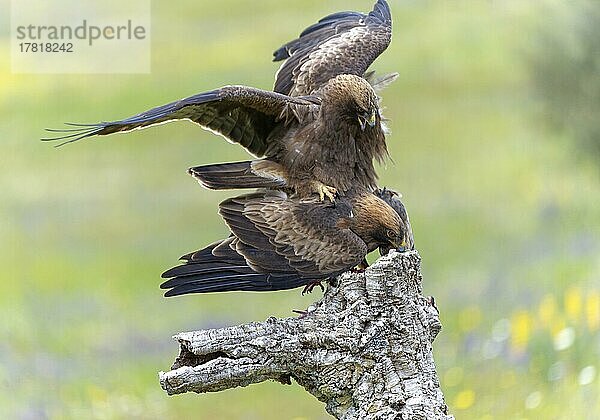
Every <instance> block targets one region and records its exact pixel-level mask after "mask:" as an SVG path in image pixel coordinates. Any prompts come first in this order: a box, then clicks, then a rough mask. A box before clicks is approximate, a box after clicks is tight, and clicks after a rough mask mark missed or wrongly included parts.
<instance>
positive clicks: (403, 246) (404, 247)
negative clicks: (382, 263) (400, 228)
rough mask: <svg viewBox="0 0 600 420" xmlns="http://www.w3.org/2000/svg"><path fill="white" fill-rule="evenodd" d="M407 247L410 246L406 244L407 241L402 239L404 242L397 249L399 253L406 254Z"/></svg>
mask: <svg viewBox="0 0 600 420" xmlns="http://www.w3.org/2000/svg"><path fill="white" fill-rule="evenodd" d="M407 246H408V244H407V243H406V239H402V242H401V243H400V245H399V246H398V247H396V249H397V250H398V252H406V251H408V249H406V248H407Z"/></svg>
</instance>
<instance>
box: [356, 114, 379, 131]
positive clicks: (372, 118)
mask: <svg viewBox="0 0 600 420" xmlns="http://www.w3.org/2000/svg"><path fill="white" fill-rule="evenodd" d="M358 123H359V124H360V129H361V130H363V131H365V128H366V127H367V124H368V125H369V127H371V128H373V127H375V124H377V111H376V110H373V111H371V113H370V114H369V113H365V114H364V115H359V116H358Z"/></svg>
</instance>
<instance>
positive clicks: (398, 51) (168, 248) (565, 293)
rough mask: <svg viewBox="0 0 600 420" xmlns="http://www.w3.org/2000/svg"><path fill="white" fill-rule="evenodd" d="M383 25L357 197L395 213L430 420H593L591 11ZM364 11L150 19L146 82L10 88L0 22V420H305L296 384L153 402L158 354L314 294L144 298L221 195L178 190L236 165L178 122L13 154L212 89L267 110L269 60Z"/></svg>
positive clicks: (363, 0)
mask: <svg viewBox="0 0 600 420" xmlns="http://www.w3.org/2000/svg"><path fill="white" fill-rule="evenodd" d="M390 3H392V8H393V14H394V40H393V43H392V45H391V46H390V48H389V49H388V50H387V51H386V53H385V54H384V55H383V56H381V57H380V58H379V60H378V61H377V62H376V64H375V65H374V68H375V69H377V70H378V71H381V72H388V71H398V72H399V73H400V77H399V79H398V80H397V81H396V82H395V83H394V84H393V85H392V86H391V87H389V88H388V89H387V90H386V91H385V92H384V93H383V97H384V106H385V107H386V109H385V114H386V116H387V117H389V118H390V119H391V123H390V126H391V128H392V130H393V133H392V135H391V136H390V137H389V140H388V142H389V143H388V144H389V148H390V151H391V154H392V156H393V160H394V161H393V162H388V164H387V166H386V167H382V168H381V169H380V174H381V183H382V185H387V186H390V187H393V188H395V189H398V190H400V191H402V192H403V194H404V198H405V203H406V204H407V206H408V209H409V211H410V215H411V219H412V225H413V227H414V231H415V238H416V243H417V247H418V250H419V252H420V253H421V255H422V257H423V274H424V289H425V293H426V294H428V295H433V296H435V297H436V301H437V304H438V307H439V309H440V311H441V318H442V322H443V325H444V328H443V330H442V332H441V333H440V335H439V336H438V338H437V340H436V341H435V343H434V346H435V360H436V364H437V366H438V373H439V376H440V380H441V383H442V388H443V391H444V393H445V396H446V400H447V403H448V405H449V407H450V411H451V412H452V413H454V414H455V415H456V416H457V418H460V419H495V418H497V419H525V418H544V419H575V418H577V419H584V418H587V419H593V418H596V419H597V418H600V414H598V413H600V380H599V379H598V369H599V368H600V362H599V360H600V223H599V221H600V173H599V170H598V168H599V165H598V162H599V158H600V155H599V154H597V151H594V150H595V148H596V146H597V145H598V144H600V143H599V141H600V140H599V138H598V137H599V134H598V133H599V132H600V130H598V125H597V124H598V120H599V119H600V114H599V113H598V112H594V111H598V103H600V102H598V101H600V99H599V98H600V74H599V73H600V58H599V56H598V55H597V54H596V51H597V50H598V45H600V41H598V42H594V39H596V40H599V39H600V37H599V34H600V25H595V24H594V23H593V22H594V19H592V17H593V16H594V14H593V13H591V12H590V10H596V12H597V11H598V10H599V6H598V5H599V3H598V2H584V1H573V2H560V1H558V0H556V1H552V0H545V1H518V0H513V1H456V2H450V1H448V2H446V1H442V0H440V1H409V0H405V1H399V0H391V1H390ZM0 6H1V7H2V10H7V7H8V1H7V0H2V1H1V2H0ZM371 6H372V1H370V0H360V1H358V0H352V1H341V0H335V1H328V2H322V1H316V0H289V1H286V2H285V3H284V2H281V1H275V0H268V1H264V0H263V1H260V2H248V1H242V0H223V1H220V2H197V1H191V0H190V1H178V2H159V1H156V2H153V5H152V72H151V74H148V75H17V74H11V72H10V62H9V43H8V25H9V22H8V16H7V15H6V14H4V15H3V16H2V17H1V18H0V24H1V25H2V27H1V28H0V31H1V32H0V50H1V53H0V112H1V117H0V133H1V135H2V138H1V145H2V151H1V153H0V168H1V169H2V170H1V172H0V238H1V240H0V266H1V267H2V270H1V271H0V417H1V418H17V419H38V418H42V419H43V418H74V419H81V418H98V419H113V418H115V419H120V418H147V419H152V418H173V419H175V418H187V417H192V418H201V419H229V418H231V419H319V418H328V416H326V415H325V411H324V407H323V405H322V404H321V403H320V402H318V401H317V400H316V399H315V398H314V397H312V396H311V395H309V394H307V393H305V392H304V390H302V389H301V388H300V387H299V386H298V385H296V384H294V385H292V386H285V387H284V386H281V385H280V384H274V383H264V384H259V385H253V386H250V387H247V388H244V389H235V390H230V391H226V392H221V393H218V394H207V395H200V396H198V395H195V394H194V395H183V396H176V397H167V396H166V395H165V394H164V393H163V392H162V390H161V389H160V386H159V384H158V380H157V371H158V370H167V369H168V368H169V366H170V363H171V362H172V360H173V359H174V357H175V355H176V353H177V346H176V344H175V343H174V342H173V341H172V340H171V338H170V336H171V335H172V334H174V333H176V332H179V331H183V330H191V329H198V328H208V327H217V326H225V325H230V324H235V323H242V322H248V321H252V320H257V321H259V320H263V319H265V318H266V317H268V316H290V315H291V312H290V310H291V309H294V308H295V309H301V308H305V307H307V306H308V305H309V304H310V303H311V302H312V301H314V300H315V299H317V298H318V297H319V296H320V292H317V293H316V294H313V295H309V296H304V297H302V296H301V295H300V291H299V290H292V291H289V292H279V293H266V294H244V293H228V294H215V295H196V296H186V297H180V298H175V299H164V298H163V297H162V293H161V291H160V290H159V289H158V285H159V283H160V279H159V275H160V273H161V272H162V271H163V270H165V269H166V268H169V267H171V266H173V265H174V264H175V263H176V262H177V258H178V257H179V256H180V255H182V254H184V253H186V252H188V251H191V250H194V249H198V248H200V247H202V246H203V245H205V244H207V243H209V242H211V241H213V240H215V239H217V238H220V237H222V236H223V235H224V234H226V229H225V227H224V225H223V223H222V222H221V220H220V219H219V217H218V216H217V214H216V206H217V203H218V202H219V201H220V200H222V199H223V198H225V197H226V196H227V194H223V193H216V192H209V191H206V190H203V189H201V188H200V187H199V186H198V185H197V184H196V182H195V181H194V180H193V179H191V178H190V177H189V176H188V175H186V173H185V170H186V168H188V167H190V166H193V165H197V164H202V163H211V162H219V161H229V160H235V159H244V158H246V154H245V152H244V151H243V150H242V149H241V148H239V147H235V146H232V145H228V144H227V143H225V142H224V141H223V140H222V139H220V138H218V137H216V136H214V135H212V134H210V133H206V132H203V131H202V130H200V129H199V128H197V127H196V126H194V125H192V124H190V123H184V122H182V123H174V124H170V125H167V126H161V127H155V128H152V129H149V130H145V131H137V132H134V133H130V134H127V135H115V136H112V137H109V138H98V139H90V140H87V141H82V142H79V143H76V144H73V145H69V146H66V147H63V148H60V149H54V148H52V147H51V145H49V144H47V143H40V142H39V141H38V140H37V139H38V138H40V137H42V136H43V135H44V132H43V128H44V127H60V126H61V124H62V123H63V122H64V121H75V122H95V121H98V120H111V119H118V118H121V117H125V116H129V115H132V114H134V113H137V112H139V111H142V110H144V109H147V108H149V107H151V106H154V105H159V104H163V103H166V102H169V101H171V100H174V99H178V98H180V97H184V96H188V95H191V94H194V93H197V92H201V91H205V90H209V89H212V88H215V87H218V86H221V85H225V84H230V83H235V84H246V85H251V86H256V87H261V88H270V87H271V86H272V81H273V74H274V72H275V70H276V68H277V66H276V65H275V64H273V63H271V62H270V58H271V53H272V51H273V50H274V49H275V48H276V47H279V46H280V45H281V44H282V43H284V42H285V41H288V40H289V39H291V38H293V37H295V36H296V35H297V34H298V33H299V32H300V30H301V29H303V28H304V27H305V26H307V25H309V24H311V23H313V22H314V21H316V19H318V18H320V17H322V16H324V15H325V14H328V13H331V12H334V11H338V10H347V9H354V10H363V11H364V10H370V7H371ZM595 16H596V17H597V16H598V14H596V15H595ZM590 22H592V23H590ZM586 25H587V26H586ZM594 28H595V31H594ZM594 37H596V38H594ZM578 60H579V61H578ZM579 70H581V71H579ZM577 107H579V108H577ZM582 114H583V115H582ZM579 117H580V118H579ZM586 124H587V125H586ZM594 124H596V125H595V126H594ZM594 130H595V131H594ZM590 133H591V134H590ZM594 133H595V135H594ZM594 142H596V143H594ZM590 144H591V145H592V146H591V147H588V146H589V145H590ZM594 145H596V146H594ZM598 149H600V147H598Z"/></svg>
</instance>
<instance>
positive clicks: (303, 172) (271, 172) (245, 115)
mask: <svg viewBox="0 0 600 420" xmlns="http://www.w3.org/2000/svg"><path fill="white" fill-rule="evenodd" d="M391 22H392V21H391V14H390V10H389V7H388V5H387V3H386V2H385V1H384V0H379V1H378V2H377V3H376V5H375V7H374V9H373V11H371V12H370V13H369V14H366V15H363V14H360V13H355V12H343V13H336V14H333V15H330V16H328V17H326V18H324V19H322V20H321V21H320V22H319V23H317V24H315V25H313V26H311V27H309V28H308V29H306V30H305V31H304V32H303V33H302V34H301V36H300V37H299V38H298V39H297V40H294V41H292V42H290V43H288V44H286V45H285V46H284V47H282V48H281V49H279V50H278V52H276V57H275V58H276V59H285V62H284V63H283V65H282V67H281V69H280V71H279V72H278V74H277V78H276V83H275V92H269V91H264V90H260V89H255V88H250V87H245V86H225V87H222V88H220V89H216V90H213V91H209V92H205V93H201V94H198V95H194V96H191V97H188V98H185V99H182V100H179V101H176V102H172V103H170V104H166V105H163V106H159V107H157V108H153V109H150V110H148V111H145V112H142V113H140V114H137V115H135V116H132V117H129V118H125V119H122V120H118V121H112V122H101V123H97V124H74V126H75V128H72V129H67V130H50V131H63V132H65V131H66V132H67V134H66V135H64V136H60V137H56V138H51V139H44V140H63V143H61V145H62V144H65V143H70V142H73V141H77V140H80V139H83V138H86V137H91V136H96V135H98V136H102V135H107V134H112V133H117V132H127V131H131V130H134V129H139V128H145V127H149V126H152V125H156V124H162V123H165V122H170V121H175V120H183V119H187V120H190V121H192V122H195V123H197V124H199V125H200V126H201V127H203V128H205V129H207V130H210V131H213V132H215V133H217V134H220V135H222V136H223V137H225V138H226V139H228V140H230V141H232V142H235V143H239V144H241V145H242V146H243V147H244V148H246V149H247V150H248V151H249V152H250V153H251V154H253V155H254V156H256V157H259V158H261V159H257V160H254V161H252V162H249V163H248V165H247V166H248V167H249V170H250V171H252V172H255V173H254V174H255V175H259V177H253V178H252V179H253V181H252V182H251V183H250V184H248V185H240V183H239V182H236V183H235V184H234V185H232V184H231V183H227V182H226V180H227V179H228V178H227V177H224V178H223V179H224V180H225V182H221V181H219V179H220V178H219V176H218V175H217V174H215V173H213V174H212V176H213V182H212V187H213V188H240V187H241V188H254V187H273V186H277V187H286V188H289V189H290V190H293V191H295V192H296V193H297V194H298V195H299V196H300V197H307V196H309V195H311V194H313V193H317V194H318V195H319V196H320V198H321V199H323V197H324V196H327V197H329V198H330V199H331V200H333V197H334V194H335V193H336V192H339V193H340V194H345V193H346V192H347V191H348V190H349V189H350V188H351V187H352V186H353V185H355V184H358V185H361V186H364V187H366V188H368V189H373V188H375V187H376V178H377V177H376V174H375V170H374V167H373V160H374V159H378V160H381V159H383V158H384V157H385V156H386V155H387V149H386V144H385V136H384V129H383V127H382V124H381V115H380V112H379V104H378V97H377V95H376V93H375V91H374V89H373V87H372V86H371V85H370V84H369V82H368V81H367V80H366V79H365V78H363V77H362V76H363V75H364V74H365V71H366V70H367V69H368V67H369V65H370V64H371V62H372V61H373V60H374V59H375V58H376V57H377V56H378V55H379V54H380V53H381V52H382V51H383V50H385V48H386V47H387V46H388V44H389V42H390V39H391ZM279 92H283V93H279ZM224 170H226V171H229V173H231V167H227V166H226V165H225V167H224Z"/></svg>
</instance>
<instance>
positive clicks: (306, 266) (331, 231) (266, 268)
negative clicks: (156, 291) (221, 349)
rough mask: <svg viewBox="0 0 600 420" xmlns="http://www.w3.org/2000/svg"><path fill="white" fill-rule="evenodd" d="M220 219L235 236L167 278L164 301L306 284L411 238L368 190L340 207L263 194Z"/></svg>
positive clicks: (243, 200) (224, 210)
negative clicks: (188, 296)
mask: <svg viewBox="0 0 600 420" xmlns="http://www.w3.org/2000/svg"><path fill="white" fill-rule="evenodd" d="M219 213H220V214H221V215H222V217H223V219H224V220H225V222H226V223H227V225H228V226H229V228H230V230H231V236H229V237H228V238H226V239H223V240H221V241H218V242H215V243H213V244H211V245H209V246H208V247H206V248H204V249H202V250H200V251H196V252H193V253H191V254H188V255H185V256H183V257H182V258H181V259H182V260H183V261H184V264H182V265H180V266H177V267H175V268H172V269H170V270H168V271H166V272H165V273H163V275H162V277H163V278H169V280H167V281H165V282H164V283H163V284H162V285H161V288H163V289H169V290H168V291H167V292H166V293H165V296H176V295H182V294H188V293H205V292H222V291H234V290H247V291H269V290H284V289H291V288H295V287H300V286H307V285H310V284H314V283H315V282H319V281H322V280H326V279H330V278H334V277H335V276H337V275H338V274H340V273H342V272H344V271H347V270H350V269H352V268H354V267H356V266H357V265H359V264H361V263H363V262H364V263H365V264H366V261H365V257H366V255H367V254H368V253H369V252H371V251H373V250H375V249H376V248H379V249H380V253H387V252H388V251H389V250H390V249H391V248H400V249H402V248H404V247H406V246H407V245H408V241H409V240H410V239H409V235H412V234H410V233H409V231H408V230H407V228H408V227H407V225H406V224H405V221H404V220H402V219H401V218H400V217H399V214H398V213H397V212H396V211H394V209H392V207H391V206H390V205H388V204H387V203H386V202H385V201H383V200H382V199H380V198H378V197H377V196H376V195H374V194H373V193H371V192H368V191H367V190H365V189H363V188H358V189H356V188H354V189H352V190H350V191H348V194H346V195H345V196H344V197H340V198H339V199H338V200H336V202H335V204H334V203H329V202H327V201H325V202H322V201H320V200H317V199H316V197H315V198H312V199H307V200H299V199H297V198H290V197H288V196H287V195H286V194H285V193H284V192H281V191H275V190H270V191H266V192H257V193H252V194H248V195H244V196H241V197H236V198H230V199H228V200H225V201H224V202H222V203H221V204H220V206H219Z"/></svg>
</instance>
